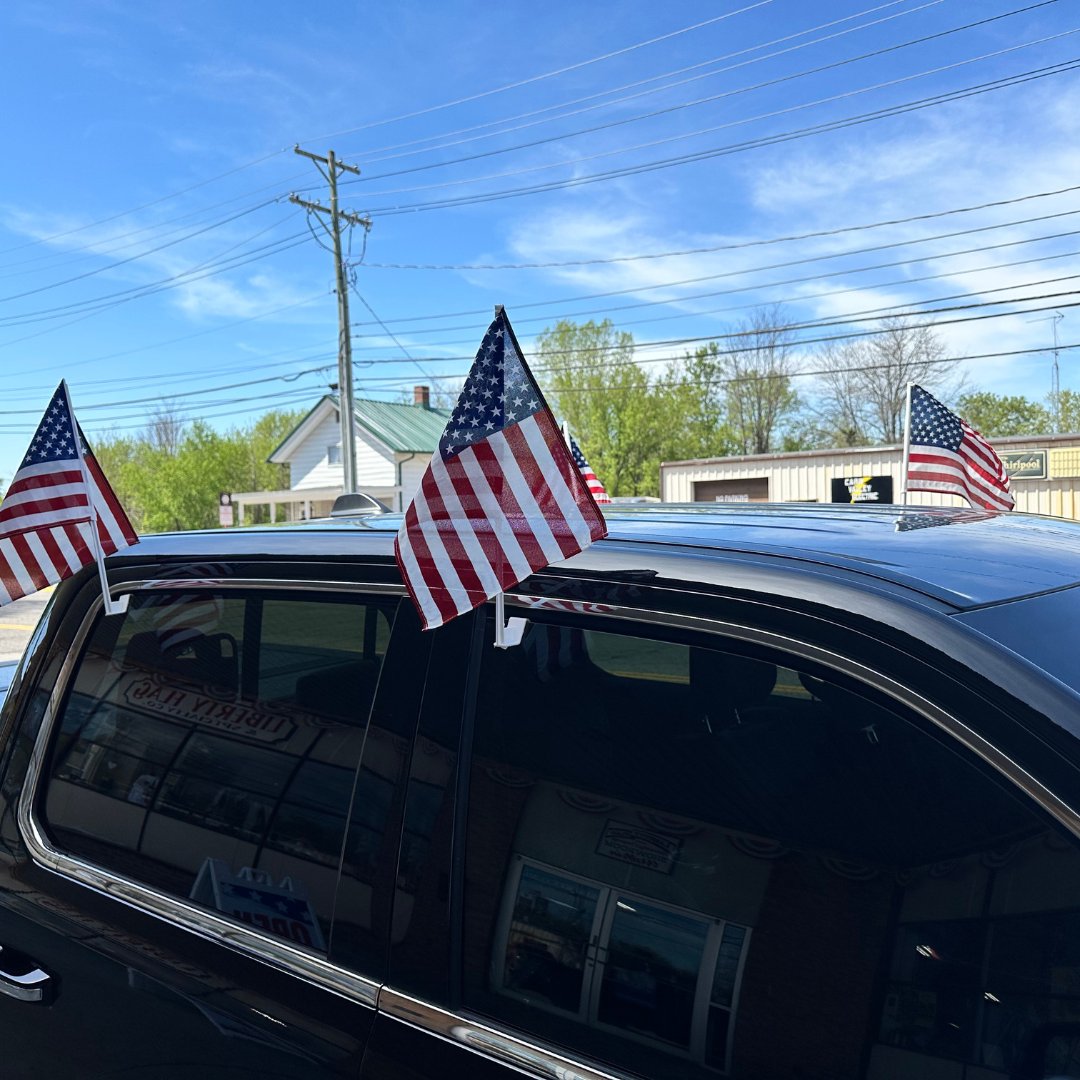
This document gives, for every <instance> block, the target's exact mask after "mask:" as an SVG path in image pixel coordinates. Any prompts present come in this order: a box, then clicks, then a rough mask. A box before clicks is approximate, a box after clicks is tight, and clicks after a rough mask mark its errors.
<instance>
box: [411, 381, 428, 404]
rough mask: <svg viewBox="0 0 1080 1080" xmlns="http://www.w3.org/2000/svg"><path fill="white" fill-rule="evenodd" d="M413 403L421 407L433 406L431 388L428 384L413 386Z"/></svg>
mask: <svg viewBox="0 0 1080 1080" xmlns="http://www.w3.org/2000/svg"><path fill="white" fill-rule="evenodd" d="M412 393H413V404H414V405H419V406H421V408H424V409H430V408H431V390H429V389H428V387H426V386H414V387H413V391H412Z"/></svg>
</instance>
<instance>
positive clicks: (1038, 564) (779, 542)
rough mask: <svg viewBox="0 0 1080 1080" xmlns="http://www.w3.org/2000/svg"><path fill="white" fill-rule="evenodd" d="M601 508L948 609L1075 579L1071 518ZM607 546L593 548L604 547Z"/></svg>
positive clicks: (342, 551) (909, 511) (621, 525)
mask: <svg viewBox="0 0 1080 1080" xmlns="http://www.w3.org/2000/svg"><path fill="white" fill-rule="evenodd" d="M605 518H606V520H607V523H608V541H607V542H619V543H620V545H623V544H629V545H636V546H638V548H639V549H644V548H648V549H654V548H655V549H660V548H662V549H665V550H667V551H669V552H677V551H679V550H692V551H693V552H694V554H696V555H705V556H708V555H709V554H712V555H714V556H715V557H716V558H719V559H722V558H731V557H733V556H734V557H738V558H740V559H742V558H746V557H750V558H754V557H757V558H760V559H761V560H764V561H773V560H777V559H782V560H785V562H787V563H789V564H801V565H807V564H809V565H810V566H811V567H814V568H817V569H821V568H832V569H834V570H837V571H845V570H846V571H853V572H856V573H858V574H859V575H861V576H869V577H871V578H875V579H878V580H879V581H881V582H888V583H890V584H892V585H896V586H901V587H905V588H908V589H911V590H913V591H915V592H917V593H920V594H923V595H925V596H929V597H932V598H934V599H935V600H939V601H941V602H944V603H946V604H949V605H950V606H953V607H955V608H957V609H969V608H973V607H979V606H982V605H985V604H992V603H1000V602H1003V601H1007V600H1012V599H1018V598H1020V597H1024V596H1031V595H1033V594H1036V593H1043V592H1049V591H1053V590H1056V589H1061V588H1065V587H1069V586H1073V585H1076V584H1078V583H1080V522H1076V521H1072V520H1067V519H1062V518H1050V517H1041V516H1037V515H1032V514H1017V513H1011V514H1010V513H995V512H992V511H982V510H968V509H961V508H952V507H930V506H891V505H890V506H866V505H856V506H850V505H844V504H837V505H833V504H813V503H788V504H781V503H734V504H722V505H719V506H717V505H712V504H691V505H675V504H663V503H661V504H649V505H644V506H642V505H633V506H619V507H611V508H607V509H605ZM400 525H401V515H399V514H363V515H357V516H356V517H346V518H337V519H334V520H332V521H331V520H326V521H317V522H306V523H301V524H298V525H295V526H273V527H262V528H258V527H256V528H244V529H220V530H212V531H207V532H201V533H172V534H161V535H157V536H148V537H145V538H144V540H143V542H142V543H140V544H139V545H137V546H135V547H133V548H129V549H127V551H125V552H123V553H121V556H120V558H134V557H139V556H144V557H166V556H180V557H188V558H199V559H214V558H231V559H235V558H238V557H241V556H243V555H251V556H256V557H281V558H285V559H290V558H302V557H304V556H307V557H309V558H310V557H320V556H325V557H338V558H342V557H344V558H347V557H349V556H350V555H355V556H361V557H369V556H379V555H384V556H386V555H389V554H390V553H391V538H392V534H394V533H396V532H397V530H398V528H399V527H400ZM361 537H364V538H366V539H364V540H361ZM604 544H605V541H600V547H599V548H595V547H594V554H602V551H603V545H604Z"/></svg>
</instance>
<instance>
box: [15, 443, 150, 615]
mask: <svg viewBox="0 0 1080 1080" xmlns="http://www.w3.org/2000/svg"><path fill="white" fill-rule="evenodd" d="M85 464H86V469H87V475H88V476H89V478H90V483H89V486H88V485H87V483H86V481H85V479H84V477H83V472H82V469H80V468H79V464H78V462H77V461H75V460H67V461H57V462H52V463H47V464H42V465H28V466H25V467H24V468H22V469H20V470H19V471H18V473H16V474H15V478H14V480H13V481H12V482H11V487H10V488H9V489H8V491H7V494H6V495H5V496H4V501H3V503H2V504H0V605H2V604H6V603H9V602H10V601H12V600H17V599H18V598H19V597H20V596H26V595H28V594H29V593H33V592H37V591H38V590H39V589H44V588H45V587H46V586H48V585H55V584H56V582H58V581H62V580H63V579H64V578H68V577H71V575H72V574H74V573H75V572H76V571H77V570H79V569H81V568H82V567H83V566H85V565H86V564H87V563H89V562H93V561H94V558H95V551H94V542H93V533H92V531H91V529H92V524H91V521H92V514H91V501H92V503H93V509H94V511H96V514H97V523H98V538H99V540H100V543H101V548H102V551H103V553H104V554H106V555H111V554H112V553H113V552H115V551H118V550H119V549H120V548H124V547H128V546H129V545H130V544H134V543H137V542H138V537H137V536H136V534H135V530H134V529H133V528H132V527H131V522H129V521H128V519H127V515H126V514H125V513H124V511H123V509H122V508H121V506H120V503H119V501H118V500H117V498H116V494H115V493H114V492H113V490H112V488H111V487H109V483H108V481H107V480H106V479H105V477H104V475H103V474H102V472H101V469H100V468H99V467H98V464H97V462H96V461H95V460H94V458H93V457H92V456H91V455H89V454H87V455H86V457H85Z"/></svg>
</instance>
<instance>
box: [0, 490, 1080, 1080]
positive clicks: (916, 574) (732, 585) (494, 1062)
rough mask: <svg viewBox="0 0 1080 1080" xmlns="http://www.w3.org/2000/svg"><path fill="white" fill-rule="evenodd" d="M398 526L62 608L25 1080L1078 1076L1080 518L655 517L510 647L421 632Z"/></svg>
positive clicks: (117, 566)
mask: <svg viewBox="0 0 1080 1080" xmlns="http://www.w3.org/2000/svg"><path fill="white" fill-rule="evenodd" d="M398 524H399V519H398V518H396V517H395V516H393V515H378V516H370V517H358V518H356V519H349V518H340V519H337V520H334V521H333V522H330V523H326V524H322V525H315V524H312V525H307V526H301V527H297V528H275V529H265V530H222V531H218V532H208V533H201V534H181V535H174V536H154V537H148V538H145V539H144V540H143V541H142V543H140V544H139V545H137V546H135V547H133V548H131V549H129V550H127V551H125V552H124V553H123V554H121V555H119V556H116V557H113V558H111V559H110V560H109V577H110V580H111V582H112V583H113V586H114V594H115V595H117V596H127V597H128V598H129V599H128V606H127V610H126V612H125V613H124V614H121V615H110V616H104V615H103V614H102V613H101V608H102V602H101V594H100V588H99V584H98V578H97V575H96V573H95V572H94V571H93V570H92V569H90V570H87V571H84V572H83V573H81V574H79V575H78V576H77V577H75V578H74V579H72V580H70V581H68V582H66V583H64V584H62V585H61V586H59V587H58V588H57V589H56V591H55V594H54V596H53V598H52V600H51V602H50V604H49V606H48V608H47V609H46V612H45V614H44V616H43V617H42V621H41V624H40V626H39V627H38V630H37V631H36V633H35V635H34V637H33V639H32V640H31V642H30V645H29V647H28V649H27V652H26V655H25V657H24V659H23V661H22V664H21V666H20V669H19V671H18V674H17V676H16V679H15V682H14V684H13V686H12V688H11V692H10V694H9V696H8V699H7V702H6V704H5V705H4V711H3V713H2V725H0V727H2V732H0V740H2V741H0V750H2V758H0V769H2V773H0V799H2V803H0V811H2V818H0V832H2V837H0V1056H2V1062H3V1073H2V1075H3V1076H4V1077H5V1078H8V1077H14V1078H22V1077H48V1078H79V1080H88V1078H92V1077H131V1078H150V1077H153V1078H155V1080H161V1078H180V1077H199V1078H210V1080H213V1078H216V1077H220V1078H225V1077H230V1078H231V1077H260V1078H264V1077H297V1078H299V1077H323V1076H337V1077H356V1078H364V1080H369V1078H372V1080H374V1078H380V1080H381V1078H386V1080H406V1078H408V1080H442V1078H445V1077H470V1078H472V1077H476V1078H478V1080H484V1078H488V1077H503V1076H507V1077H509V1076H513V1075H522V1074H524V1075H527V1076H534V1077H544V1078H556V1077H558V1078H563V1080H572V1078H573V1080H577V1078H581V1080H584V1078H595V1077H651V1078H661V1080H674V1078H679V1080H683V1078H686V1080H704V1078H710V1077H719V1076H731V1077H736V1078H746V1080H781V1078H783V1080H817V1078H820V1080H826V1078H828V1080H848V1078H851V1080H854V1078H869V1080H884V1078H901V1080H903V1078H912V1080H914V1078H922V1077H935V1078H937V1077H941V1078H954V1077H955V1078H957V1080H960V1078H979V1080H992V1078H996V1077H1001V1078H1003V1080H1004V1078H1011V1080H1020V1078H1034V1077H1050V1076H1080V849H1078V846H1077V837H1078V835H1080V818H1078V816H1077V810H1078V809H1080V771H1078V767H1080V741H1078V739H1080V653H1078V646H1077V641H1078V632H1077V628H1078V625H1080V585H1078V582H1080V524H1077V523H1075V522H1067V521H1060V520H1050V519H1046V518H1033V517H1025V516H1022V515H1012V516H1009V515H994V514H989V513H982V512H972V511H950V510H942V509H927V508H899V507H896V508H885V507H880V508H870V507H836V508H832V507H815V506H809V505H807V506H788V507H784V506H745V507H733V506H725V507H722V508H713V509H710V508H707V507H701V506H695V507H669V506H658V507H635V508H630V509H626V510H622V511H618V512H616V511H612V513H611V514H610V515H609V526H610V535H609V537H608V539H607V540H605V541H602V542H600V543H597V544H595V545H593V547H591V548H590V549H588V550H587V551H586V552H584V553H583V554H581V555H579V556H577V557H575V558H573V559H571V560H569V561H568V562H566V563H562V564H559V565H557V566H554V567H552V568H550V569H548V570H546V571H544V572H542V573H539V574H537V575H535V576H534V577H532V578H529V579H528V580H527V581H525V582H524V583H522V584H521V585H520V586H519V587H518V589H517V590H516V591H515V592H514V593H513V594H512V595H510V596H509V597H508V598H507V614H508V615H509V616H512V617H513V618H521V619H524V620H525V630H524V635H523V638H522V641H521V643H520V644H519V645H517V646H516V647H513V648H509V649H497V648H495V647H494V645H493V642H494V638H495V626H494V613H493V610H492V609H491V608H492V606H491V605H489V609H488V610H484V609H481V610H478V611H477V612H474V613H473V614H471V615H467V616H462V617H461V618H459V619H456V620H454V621H453V622H451V623H449V624H447V625H446V626H444V627H442V628H440V629H438V630H436V631H433V632H430V633H424V632H422V631H421V629H420V624H419V620H418V618H417V614H416V612H415V609H414V608H413V606H412V603H411V601H410V600H409V599H408V597H406V596H405V595H404V592H403V589H402V587H401V581H400V577H399V574H398V571H397V568H396V566H395V563H394V560H393V551H392V546H393V545H392V542H393V537H394V532H395V531H396V529H397V526H398Z"/></svg>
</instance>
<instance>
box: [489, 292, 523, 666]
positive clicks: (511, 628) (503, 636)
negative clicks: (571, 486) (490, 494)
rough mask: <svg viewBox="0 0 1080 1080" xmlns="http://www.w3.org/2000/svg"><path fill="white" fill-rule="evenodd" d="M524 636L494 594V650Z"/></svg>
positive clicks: (499, 308) (516, 642)
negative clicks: (508, 617)
mask: <svg viewBox="0 0 1080 1080" xmlns="http://www.w3.org/2000/svg"><path fill="white" fill-rule="evenodd" d="M503 310H504V309H503V306H502V304H496V305H495V318H498V317H499V316H500V315H501V314H502V313H503ZM498 528H499V531H500V532H501V533H503V534H504V535H505V534H506V532H507V525H506V520H505V518H503V517H501V516H500V519H499V523H498ZM499 550H500V552H503V554H502V555H501V558H503V559H505V557H506V556H505V549H504V547H503V545H502V544H500V545H499ZM524 634H525V620H524V619H520V618H517V617H515V618H513V619H510V620H509V622H508V621H507V619H506V594H505V593H504V592H503V591H502V590H501V589H500V590H499V591H498V592H497V593H496V594H495V648H496V649H512V648H513V647H514V646H515V645H520V644H521V639H522V637H523V636H524Z"/></svg>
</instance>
